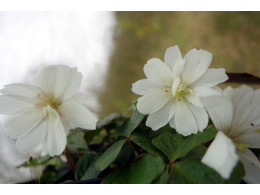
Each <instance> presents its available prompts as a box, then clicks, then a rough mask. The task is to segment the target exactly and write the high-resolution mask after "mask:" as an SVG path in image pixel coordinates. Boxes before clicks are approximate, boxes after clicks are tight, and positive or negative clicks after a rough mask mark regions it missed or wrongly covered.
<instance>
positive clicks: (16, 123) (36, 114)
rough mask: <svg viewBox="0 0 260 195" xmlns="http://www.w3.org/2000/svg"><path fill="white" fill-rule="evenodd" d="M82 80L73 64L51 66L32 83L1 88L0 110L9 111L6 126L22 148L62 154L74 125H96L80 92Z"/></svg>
mask: <svg viewBox="0 0 260 195" xmlns="http://www.w3.org/2000/svg"><path fill="white" fill-rule="evenodd" d="M81 80H82V74H81V73H79V72H77V70H76V69H74V68H69V67H67V66H62V65H59V66H48V67H46V68H44V69H42V70H41V71H40V72H39V73H38V74H37V75H36V76H35V77H34V79H33V84H32V85H31V84H10V85H6V86H5V87H4V88H3V89H2V90H1V93H2V94H3V95H1V96H0V113H1V114H7V115H10V116H9V117H8V119H7V120H6V121H5V122H4V124H3V126H4V129H5V131H6V133H7V135H8V136H9V137H10V138H12V139H17V142H16V145H17V147H18V148H19V149H20V150H21V151H25V152H29V151H34V149H37V150H39V149H40V150H41V151H43V152H45V153H47V154H49V155H51V156H54V155H59V154H61V153H62V152H63V150H64V148H65V146H66V135H67V134H68V131H69V130H70V129H71V128H75V127H81V128H85V129H95V128H96V122H97V117H96V116H95V115H94V114H93V113H92V112H91V111H89V110H88V109H87V108H86V107H85V106H84V103H83V98H84V96H83V95H82V94H79V93H77V91H78V89H79V87H80V85H81Z"/></svg>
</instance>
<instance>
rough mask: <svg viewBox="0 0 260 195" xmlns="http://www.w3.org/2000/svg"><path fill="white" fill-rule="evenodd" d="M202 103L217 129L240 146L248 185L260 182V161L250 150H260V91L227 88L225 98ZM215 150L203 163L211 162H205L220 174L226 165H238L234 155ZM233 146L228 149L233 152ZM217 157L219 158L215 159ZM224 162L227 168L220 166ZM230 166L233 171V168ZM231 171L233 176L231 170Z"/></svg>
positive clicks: (214, 97) (220, 144)
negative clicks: (232, 156) (231, 148)
mask: <svg viewBox="0 0 260 195" xmlns="http://www.w3.org/2000/svg"><path fill="white" fill-rule="evenodd" d="M202 102H203V103H204V105H205V107H206V110H207V111H208V113H209V115H210V117H211V119H212V121H213V123H214V126H215V127H216V129H217V130H219V131H221V132H223V133H224V134H225V135H226V136H227V137H229V138H230V139H231V140H232V142H233V145H235V146H236V148H237V154H238V156H239V158H240V160H241V161H242V163H243V165H244V168H245V171H246V175H245V177H244V180H245V181H246V182H247V183H260V161H259V159H258V158H257V157H256V156H255V155H254V153H253V152H252V151H251V150H250V149H249V148H260V131H259V130H260V104H259V103H260V89H258V90H255V91H254V90H253V89H252V88H251V87H248V86H245V85H243V86H241V87H239V88H235V89H233V88H232V87H227V88H226V89H225V90H224V91H223V93H222V96H212V97H207V98H203V99H202ZM214 142H215V141H213V143H212V144H214ZM215 145H216V144H215ZM217 145H218V146H217V147H215V148H218V147H223V142H220V143H219V144H217ZM211 147H212V145H210V147H209V149H208V151H207V152H206V154H205V156H204V157H203V159H202V162H203V161H205V159H207V160H206V161H205V162H204V163H205V164H207V165H208V166H210V167H212V168H214V169H215V170H217V171H218V172H219V173H221V172H223V169H226V168H227V167H226V166H229V165H230V164H235V163H234V162H235V158H233V159H231V158H230V155H225V153H221V154H219V153H218V152H217V151H216V150H215V149H211ZM229 147H232V146H229ZM229 147H226V150H230V149H229ZM216 156H218V157H219V158H215V157H216ZM208 162H211V163H210V164H208ZM224 162H227V164H225V163H224ZM222 163H223V166H221V167H220V166H219V165H220V164H222ZM229 167H230V169H231V170H232V166H229ZM229 172H230V173H231V171H230V170H229Z"/></svg>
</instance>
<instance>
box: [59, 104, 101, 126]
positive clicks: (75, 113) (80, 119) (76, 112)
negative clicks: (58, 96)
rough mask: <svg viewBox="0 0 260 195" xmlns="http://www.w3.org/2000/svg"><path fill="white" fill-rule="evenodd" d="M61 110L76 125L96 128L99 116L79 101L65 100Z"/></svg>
mask: <svg viewBox="0 0 260 195" xmlns="http://www.w3.org/2000/svg"><path fill="white" fill-rule="evenodd" d="M59 112H60V113H61V114H62V116H63V117H64V118H65V119H66V120H67V121H68V122H69V123H71V124H72V125H74V126H77V127H81V128H84V129H89V130H92V129H96V123H97V116H96V115H95V114H94V113H92V112H91V111H89V110H88V109H87V108H86V107H85V106H84V105H82V104H80V103H78V102H74V101H66V102H63V103H62V104H61V106H60V107H59Z"/></svg>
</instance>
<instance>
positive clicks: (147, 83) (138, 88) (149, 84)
mask: <svg viewBox="0 0 260 195" xmlns="http://www.w3.org/2000/svg"><path fill="white" fill-rule="evenodd" d="M160 88H163V85H162V84H161V83H159V82H158V81H156V80H151V79H142V80H139V81H137V82H135V83H134V84H133V85H132V91H133V92H134V93H136V94H138V95H145V94H147V93H149V92H150V91H151V90H153V89H160Z"/></svg>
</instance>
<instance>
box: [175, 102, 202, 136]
mask: <svg viewBox="0 0 260 195" xmlns="http://www.w3.org/2000/svg"><path fill="white" fill-rule="evenodd" d="M187 104H188V103H187V102H185V101H184V100H180V101H178V102H176V106H175V117H174V118H175V124H176V131H177V132H178V133H180V134H181V135H184V136H188V135H190V134H192V133H194V134H196V133H197V132H198V125H197V122H196V119H195V118H194V116H193V114H192V112H191V110H190V109H189V107H188V105H187Z"/></svg>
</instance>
